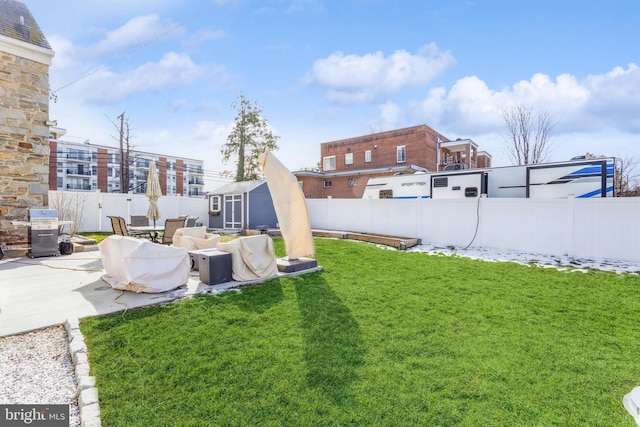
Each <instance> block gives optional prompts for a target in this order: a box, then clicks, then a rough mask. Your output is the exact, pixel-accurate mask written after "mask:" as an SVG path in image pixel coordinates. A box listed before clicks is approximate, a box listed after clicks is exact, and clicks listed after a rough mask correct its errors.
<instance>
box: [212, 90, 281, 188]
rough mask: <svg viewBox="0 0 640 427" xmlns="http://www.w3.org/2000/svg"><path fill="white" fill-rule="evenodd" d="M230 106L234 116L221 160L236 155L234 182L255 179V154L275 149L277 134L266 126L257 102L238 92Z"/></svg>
mask: <svg viewBox="0 0 640 427" xmlns="http://www.w3.org/2000/svg"><path fill="white" fill-rule="evenodd" d="M231 108H233V109H234V110H236V111H237V112H238V115H237V116H236V117H235V119H234V126H233V129H232V130H231V133H230V134H229V136H228V137H227V143H226V144H225V145H224V146H223V147H222V150H221V152H222V161H223V162H227V161H229V159H230V158H231V157H232V156H236V155H237V156H238V157H237V161H236V166H237V168H236V179H235V180H236V182H237V181H250V180H253V179H259V178H260V175H261V171H260V164H259V162H258V157H259V156H260V154H262V153H264V152H267V151H275V150H277V149H278V144H277V137H276V136H274V135H273V133H272V132H271V129H269V124H268V123H267V120H266V119H265V118H263V117H262V110H261V109H260V108H259V107H258V105H257V103H253V104H252V103H251V102H250V101H249V100H248V99H247V98H245V97H244V95H242V94H241V95H240V96H239V97H238V99H237V100H236V101H234V102H233V103H232V104H231Z"/></svg>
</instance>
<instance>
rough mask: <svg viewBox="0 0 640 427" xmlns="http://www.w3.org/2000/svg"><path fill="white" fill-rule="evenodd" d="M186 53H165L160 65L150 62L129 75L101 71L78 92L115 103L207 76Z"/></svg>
mask: <svg viewBox="0 0 640 427" xmlns="http://www.w3.org/2000/svg"><path fill="white" fill-rule="evenodd" d="M205 71H206V70H205V68H204V67H200V66H197V65H196V64H195V63H194V62H193V61H192V60H191V58H190V57H189V55H187V54H178V53H175V52H168V53H165V54H164V55H163V57H162V59H160V61H158V62H147V63H146V64H144V65H141V66H140V67H138V68H137V69H135V70H134V71H132V72H130V73H123V74H118V73H114V72H112V71H110V70H107V69H102V70H100V71H99V72H98V73H96V74H95V75H94V76H92V77H91V79H90V81H88V79H87V80H84V81H83V82H82V84H81V85H80V87H78V88H76V91H77V92H78V91H79V92H81V93H84V95H85V99H87V100H88V101H93V102H114V101H118V100H121V99H123V98H125V97H127V96H130V95H132V94H134V93H140V92H145V91H150V90H160V89H163V88H170V87H176V86H182V85H187V84H190V83H192V82H193V81H195V80H196V79H197V78H198V77H200V76H201V75H203V74H204V72H205Z"/></svg>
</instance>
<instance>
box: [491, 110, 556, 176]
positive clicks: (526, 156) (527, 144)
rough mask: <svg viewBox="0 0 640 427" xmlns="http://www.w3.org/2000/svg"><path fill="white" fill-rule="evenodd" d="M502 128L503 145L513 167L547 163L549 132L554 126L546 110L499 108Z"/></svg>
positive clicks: (549, 143)
mask: <svg viewBox="0 0 640 427" xmlns="http://www.w3.org/2000/svg"><path fill="white" fill-rule="evenodd" d="M502 118H503V119H504V125H505V129H506V135H505V142H506V144H507V149H508V152H509V157H510V158H511V161H512V162H513V164H516V165H529V164H534V163H542V162H545V161H547V160H548V158H549V151H550V150H551V147H552V144H551V131H552V130H553V127H554V126H555V123H554V122H553V121H552V120H551V117H550V113H549V111H547V110H542V111H535V112H534V111H533V108H532V107H530V106H525V105H521V104H519V105H508V106H505V107H503V108H502Z"/></svg>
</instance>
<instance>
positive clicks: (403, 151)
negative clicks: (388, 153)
mask: <svg viewBox="0 0 640 427" xmlns="http://www.w3.org/2000/svg"><path fill="white" fill-rule="evenodd" d="M406 161H407V147H406V146H405V145H401V146H399V147H396V162H397V163H404V162H406Z"/></svg>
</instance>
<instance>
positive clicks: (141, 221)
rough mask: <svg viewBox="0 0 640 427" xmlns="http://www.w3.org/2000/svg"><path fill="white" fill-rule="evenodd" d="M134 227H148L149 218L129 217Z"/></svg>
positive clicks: (141, 216)
mask: <svg viewBox="0 0 640 427" xmlns="http://www.w3.org/2000/svg"><path fill="white" fill-rule="evenodd" d="M129 225H132V226H134V227H147V226H148V225H149V218H147V216H146V215H131V223H130V224H129Z"/></svg>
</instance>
